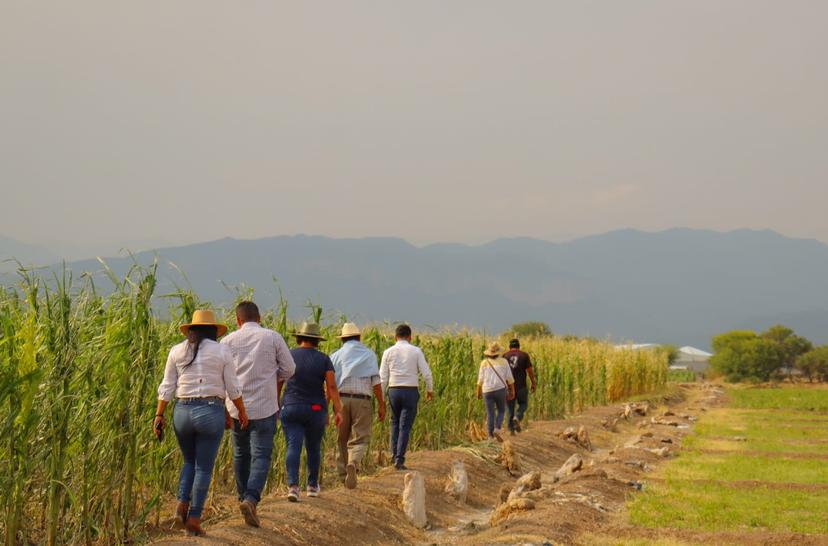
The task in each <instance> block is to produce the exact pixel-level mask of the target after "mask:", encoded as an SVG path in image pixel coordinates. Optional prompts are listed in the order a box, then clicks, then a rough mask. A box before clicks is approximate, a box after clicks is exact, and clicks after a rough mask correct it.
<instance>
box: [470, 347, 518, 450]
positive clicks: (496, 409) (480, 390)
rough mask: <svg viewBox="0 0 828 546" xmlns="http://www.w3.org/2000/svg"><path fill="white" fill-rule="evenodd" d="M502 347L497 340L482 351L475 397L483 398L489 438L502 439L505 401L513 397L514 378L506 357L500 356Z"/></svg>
mask: <svg viewBox="0 0 828 546" xmlns="http://www.w3.org/2000/svg"><path fill="white" fill-rule="evenodd" d="M501 354H503V349H501V348H500V345H499V344H498V343H497V342H494V343H492V344H491V345H489V347H488V349H486V350H485V351H484V352H483V356H484V357H485V358H484V359H483V361H482V362H481V363H480V370H479V371H478V373H477V398H478V400H481V399H482V400H485V402H486V414H487V416H488V421H487V425H488V433H489V440H492V439H493V438H496V439H497V440H498V441H499V442H502V441H503V431H502V430H501V429H502V427H503V417H504V415H505V414H506V401H507V400H511V399H513V398H514V397H515V379H514V377H512V369H511V368H510V367H509V363H508V362H506V359H505V358H503V357H501Z"/></svg>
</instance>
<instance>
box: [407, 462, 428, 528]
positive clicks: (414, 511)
mask: <svg viewBox="0 0 828 546" xmlns="http://www.w3.org/2000/svg"><path fill="white" fill-rule="evenodd" d="M404 483H405V488H404V489H403V496H402V503H403V512H405V515H406V517H407V518H408V520H409V521H410V522H411V523H412V524H414V526H415V527H417V528H418V529H423V528H424V527H425V526H426V524H427V523H428V519H427V518H426V508H425V494H426V490H425V479H424V478H423V475H422V474H420V473H419V472H409V473H408V474H406V475H405V482H404Z"/></svg>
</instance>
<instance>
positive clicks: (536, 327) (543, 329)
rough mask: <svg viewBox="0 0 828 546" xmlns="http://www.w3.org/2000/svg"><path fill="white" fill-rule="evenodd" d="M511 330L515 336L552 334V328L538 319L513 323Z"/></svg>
mask: <svg viewBox="0 0 828 546" xmlns="http://www.w3.org/2000/svg"><path fill="white" fill-rule="evenodd" d="M511 332H512V333H513V334H514V335H516V336H517V337H544V336H551V335H552V329H551V328H550V327H549V325H548V324H546V323H545V322H539V321H529V322H519V323H517V324H513V325H512V328H511Z"/></svg>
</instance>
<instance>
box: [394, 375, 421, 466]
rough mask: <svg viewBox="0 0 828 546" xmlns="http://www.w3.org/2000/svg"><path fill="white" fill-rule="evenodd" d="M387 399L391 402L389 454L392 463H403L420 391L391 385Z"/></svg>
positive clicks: (415, 415)
mask: <svg viewBox="0 0 828 546" xmlns="http://www.w3.org/2000/svg"><path fill="white" fill-rule="evenodd" d="M388 400H389V402H390V403H391V455H392V456H393V458H394V464H405V452H406V450H407V449H408V439H409V437H410V436H411V428H412V427H413V426H414V419H415V418H416V417H417V404H418V403H419V402H420V391H419V390H417V389H416V388H414V387H411V388H408V387H391V388H389V389H388Z"/></svg>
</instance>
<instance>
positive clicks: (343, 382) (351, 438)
mask: <svg viewBox="0 0 828 546" xmlns="http://www.w3.org/2000/svg"><path fill="white" fill-rule="evenodd" d="M361 336H362V332H361V331H360V330H359V327H357V325H356V324H354V323H353V322H346V323H345V324H344V325H342V334H341V335H340V336H339V339H341V340H342V348H341V349H339V350H338V351H336V352H335V353H334V354H332V355H331V361H332V362H333V366H334V372H335V373H336V384H337V387H338V389H339V396H340V399H341V400H342V423H341V424H340V425H339V427H338V432H339V441H338V446H339V454H338V457H337V460H336V467H337V471H338V473H339V478H340V479H342V480H344V481H345V487H347V488H348V489H353V488H355V487H356V485H357V472H358V471H359V465H360V463H361V462H362V459H363V458H364V457H365V454H366V453H367V451H368V443H369V441H370V440H371V425H372V418H373V413H374V410H373V407H372V403H371V393H373V395H374V397H376V399H377V417H379V420H380V421H382V420H384V419H385V400H384V399H383V397H382V383H381V381H380V376H379V366H378V365H377V355H376V354H375V353H374V351H372V350H371V349H369V348H368V347H366V346H365V345H363V344H362V342H361Z"/></svg>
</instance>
